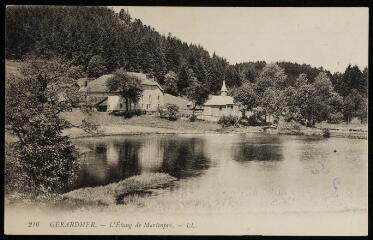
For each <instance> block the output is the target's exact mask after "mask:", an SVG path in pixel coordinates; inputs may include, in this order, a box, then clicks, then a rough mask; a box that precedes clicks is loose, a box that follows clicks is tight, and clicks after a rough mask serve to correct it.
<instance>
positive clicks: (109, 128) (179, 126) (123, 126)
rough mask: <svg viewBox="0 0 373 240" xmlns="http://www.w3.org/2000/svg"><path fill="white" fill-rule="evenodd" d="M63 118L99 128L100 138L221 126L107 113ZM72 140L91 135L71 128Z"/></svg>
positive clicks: (73, 114)
mask: <svg viewBox="0 0 373 240" xmlns="http://www.w3.org/2000/svg"><path fill="white" fill-rule="evenodd" d="M61 117H63V118H64V119H66V120H68V121H69V122H71V123H72V124H73V125H76V126H77V125H80V124H81V122H82V120H83V119H88V120H89V121H90V122H92V123H94V124H96V125H98V126H99V131H98V134H97V135H99V136H105V135H121V134H142V133H162V134H170V133H204V132H211V131H218V130H220V129H221V127H220V125H218V124H217V123H212V122H204V121H195V122H190V121H184V120H180V119H179V120H177V121H169V120H167V119H163V118H158V117H154V116H151V115H142V116H134V117H132V118H128V119H126V118H123V117H119V116H113V115H109V114H108V113H106V112H92V113H91V114H90V115H88V114H84V113H82V112H81V111H79V110H74V111H73V112H64V113H62V114H61ZM64 133H65V134H67V135H69V136H70V137H72V138H77V137H87V136H91V134H89V133H86V132H84V131H83V130H82V129H80V128H70V129H66V130H65V131H64Z"/></svg>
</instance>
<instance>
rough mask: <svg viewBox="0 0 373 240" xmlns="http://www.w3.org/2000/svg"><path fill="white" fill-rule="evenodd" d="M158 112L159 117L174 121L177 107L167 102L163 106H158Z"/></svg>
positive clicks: (177, 110)
mask: <svg viewBox="0 0 373 240" xmlns="http://www.w3.org/2000/svg"><path fill="white" fill-rule="evenodd" d="M158 112H159V117H160V118H166V119H168V120H170V121H176V120H177V119H178V113H179V107H178V106H177V105H175V104H167V105H166V106H165V107H162V108H159V109H158Z"/></svg>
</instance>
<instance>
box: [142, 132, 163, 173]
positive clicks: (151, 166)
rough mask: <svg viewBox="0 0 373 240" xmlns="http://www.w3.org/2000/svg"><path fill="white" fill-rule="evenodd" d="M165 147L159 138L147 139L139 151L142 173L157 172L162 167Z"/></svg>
mask: <svg viewBox="0 0 373 240" xmlns="http://www.w3.org/2000/svg"><path fill="white" fill-rule="evenodd" d="M163 157H164V146H163V145H162V144H161V139H160V138H159V137H158V136H155V137H154V138H146V139H145V140H144V143H143V144H142V146H141V148H140V150H139V165H140V168H141V171H142V172H156V171H158V170H159V169H160V168H161V167H162V163H163Z"/></svg>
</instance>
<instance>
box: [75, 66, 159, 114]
mask: <svg viewBox="0 0 373 240" xmlns="http://www.w3.org/2000/svg"><path fill="white" fill-rule="evenodd" d="M127 74H129V75H132V76H135V77H137V78H138V79H140V81H141V85H142V87H143V93H142V96H141V98H140V100H139V101H138V102H137V103H133V102H130V104H129V109H142V110H145V111H157V110H158V108H159V107H161V106H163V105H164V100H163V98H164V92H163V89H162V87H161V86H160V85H159V84H158V83H157V82H156V81H155V80H154V79H150V78H148V77H147V76H146V75H145V74H143V73H136V72H127ZM113 76H114V75H113V74H106V75H103V76H101V77H99V78H97V79H94V80H91V81H90V80H89V79H87V78H84V79H80V80H79V81H78V83H79V85H80V87H81V88H80V90H79V91H80V92H82V93H86V94H87V97H88V98H90V99H91V100H92V101H93V102H95V103H96V106H97V108H98V109H99V110H102V111H115V110H125V109H126V102H125V99H123V98H122V97H121V96H120V95H119V94H118V93H115V92H110V91H109V90H108V88H107V87H106V82H107V80H108V79H110V78H111V77H113Z"/></svg>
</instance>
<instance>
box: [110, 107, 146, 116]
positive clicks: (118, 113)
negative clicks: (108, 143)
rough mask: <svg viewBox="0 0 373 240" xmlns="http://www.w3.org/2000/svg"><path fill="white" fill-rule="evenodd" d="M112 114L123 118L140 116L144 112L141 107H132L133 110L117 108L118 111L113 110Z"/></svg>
mask: <svg viewBox="0 0 373 240" xmlns="http://www.w3.org/2000/svg"><path fill="white" fill-rule="evenodd" d="M112 114H113V115H114V116H123V117H124V118H131V117H133V116H141V115H144V114H145V111H144V110H141V109H133V110H128V111H126V110H119V111H113V112H112Z"/></svg>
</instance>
